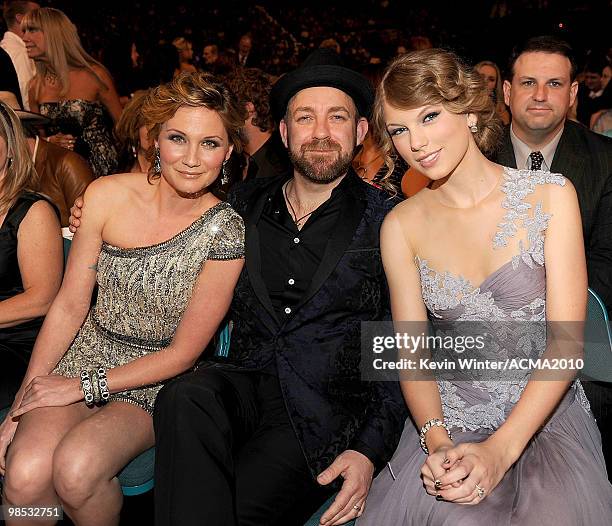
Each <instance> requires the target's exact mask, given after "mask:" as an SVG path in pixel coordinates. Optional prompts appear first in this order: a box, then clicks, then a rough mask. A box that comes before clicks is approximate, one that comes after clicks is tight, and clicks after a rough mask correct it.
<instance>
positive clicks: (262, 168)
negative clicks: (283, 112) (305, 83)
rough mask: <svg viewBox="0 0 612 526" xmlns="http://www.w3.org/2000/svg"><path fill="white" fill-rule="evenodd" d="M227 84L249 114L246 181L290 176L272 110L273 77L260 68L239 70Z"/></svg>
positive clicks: (289, 168) (245, 150) (245, 146)
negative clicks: (271, 78) (271, 91)
mask: <svg viewBox="0 0 612 526" xmlns="http://www.w3.org/2000/svg"><path fill="white" fill-rule="evenodd" d="M227 84H228V86H229V88H230V89H231V90H232V91H233V92H234V93H235V94H236V96H237V97H238V101H239V102H240V103H241V104H242V105H243V106H244V108H245V110H246V112H247V118H246V120H245V121H244V128H243V130H242V132H243V136H244V141H245V145H244V153H245V156H246V166H245V171H244V179H246V180H249V179H252V178H254V177H275V176H277V175H283V176H287V175H288V174H290V173H291V163H290V162H289V157H288V156H287V149H286V148H285V146H284V145H283V143H282V142H281V139H280V135H279V134H278V131H277V130H276V125H275V123H274V118H273V117H272V111H271V109H270V90H271V89H272V84H271V82H270V77H269V76H268V75H267V74H266V73H264V72H263V71H262V70H260V69H257V68H238V69H236V71H235V72H234V73H233V74H232V75H230V76H229V78H228V80H227Z"/></svg>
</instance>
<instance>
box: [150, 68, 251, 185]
mask: <svg viewBox="0 0 612 526" xmlns="http://www.w3.org/2000/svg"><path fill="white" fill-rule="evenodd" d="M182 106H188V107H192V108H207V109H209V110H213V111H215V112H217V114H218V115H219V117H220V118H221V121H222V122H223V126H224V127H225V131H226V132H227V136H228V138H229V143H230V144H231V145H232V146H233V147H234V152H236V153H241V152H242V150H243V142H242V135H241V129H242V127H243V126H244V121H245V119H246V109H245V108H244V107H243V106H242V105H240V104H239V103H238V100H237V99H236V96H235V95H234V94H233V93H232V92H231V91H230V90H229V89H228V88H227V86H226V85H225V84H223V83H222V82H220V81H219V80H217V79H216V78H215V77H214V76H213V75H211V74H209V73H181V74H180V75H178V76H177V77H176V78H174V79H173V80H172V81H170V82H168V83H167V84H162V85H161V86H157V87H156V88H153V89H152V90H150V91H149V93H148V94H147V97H146V99H145V100H144V102H143V104H142V109H141V112H142V116H143V118H144V121H145V125H146V126H147V128H148V130H149V133H148V136H149V140H150V141H151V147H150V148H149V149H148V151H147V154H146V157H147V160H148V161H149V162H150V163H151V168H150V169H149V173H148V179H149V182H150V181H152V180H153V179H157V178H159V176H160V174H159V173H158V172H156V171H155V169H154V168H155V167H154V164H155V163H154V159H155V145H154V141H157V139H158V138H159V133H160V131H161V127H162V124H164V123H165V122H167V121H168V120H170V119H171V118H172V117H173V116H174V114H175V113H176V111H177V110H178V109H179V108H180V107H182Z"/></svg>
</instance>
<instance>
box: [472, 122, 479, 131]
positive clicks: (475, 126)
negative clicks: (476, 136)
mask: <svg viewBox="0 0 612 526" xmlns="http://www.w3.org/2000/svg"><path fill="white" fill-rule="evenodd" d="M470 131H471V132H472V133H476V132H477V131H478V126H477V125H476V123H474V124H472V125H471V126H470Z"/></svg>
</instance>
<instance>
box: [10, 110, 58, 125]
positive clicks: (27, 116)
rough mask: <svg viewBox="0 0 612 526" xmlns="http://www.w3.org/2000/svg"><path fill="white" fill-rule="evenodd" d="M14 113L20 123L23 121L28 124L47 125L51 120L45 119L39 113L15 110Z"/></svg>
mask: <svg viewBox="0 0 612 526" xmlns="http://www.w3.org/2000/svg"><path fill="white" fill-rule="evenodd" d="M15 113H16V114H17V117H19V120H20V121H24V122H27V123H30V124H48V123H49V122H51V119H49V117H45V116H44V115H41V114H40V113H34V112H31V111H24V110H15Z"/></svg>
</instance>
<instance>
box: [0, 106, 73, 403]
mask: <svg viewBox="0 0 612 526" xmlns="http://www.w3.org/2000/svg"><path fill="white" fill-rule="evenodd" d="M37 183H38V177H37V174H36V170H35V169H34V165H33V164H32V161H31V157H30V151H29V149H28V145H27V142H26V138H25V136H24V134H23V131H22V129H21V123H20V122H19V117H17V115H15V113H14V112H13V110H11V109H10V108H9V107H8V106H6V105H5V104H3V103H1V102H0V409H4V408H6V407H8V406H9V405H10V404H11V402H12V400H13V398H14V397H15V393H17V390H18V389H19V384H20V382H21V379H22V378H23V375H24V374H25V371H26V369H27V367H28V361H29V359H30V354H31V352H32V347H34V341H35V340H36V336H37V334H38V331H39V330H40V327H41V325H42V322H43V318H44V316H45V314H46V313H47V310H48V309H49V306H50V305H51V302H52V301H53V298H55V295H56V294H57V291H58V290H59V287H60V283H61V281H62V271H63V256H62V237H61V234H60V223H59V213H58V211H57V209H56V208H55V206H54V205H53V204H52V203H51V202H50V201H49V200H47V198H45V197H43V196H42V195H40V194H37V193H34V192H33V188H36V187H37Z"/></svg>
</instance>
